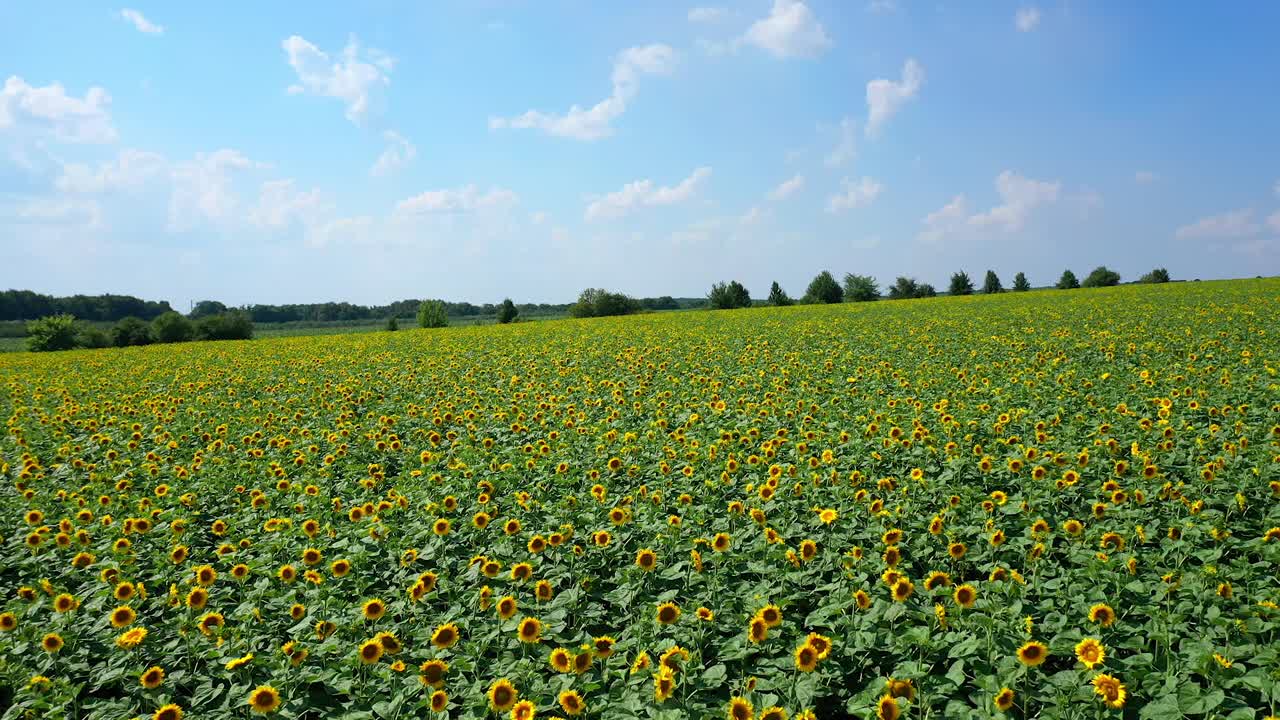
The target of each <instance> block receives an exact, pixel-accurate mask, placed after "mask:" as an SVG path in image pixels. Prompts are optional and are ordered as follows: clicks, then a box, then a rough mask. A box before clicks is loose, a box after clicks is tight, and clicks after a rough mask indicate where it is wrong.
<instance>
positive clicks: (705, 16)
mask: <svg viewBox="0 0 1280 720" xmlns="http://www.w3.org/2000/svg"><path fill="white" fill-rule="evenodd" d="M728 16H729V11H728V10H727V9H725V8H722V7H696V8H693V9H692V10H690V11H689V22H695V23H714V22H720V21H721V20H724V19H725V18H726V17H728Z"/></svg>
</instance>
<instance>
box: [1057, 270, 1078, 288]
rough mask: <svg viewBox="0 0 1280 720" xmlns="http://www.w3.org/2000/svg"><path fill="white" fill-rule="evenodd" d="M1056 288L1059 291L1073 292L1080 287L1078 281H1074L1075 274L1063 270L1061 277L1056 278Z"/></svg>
mask: <svg viewBox="0 0 1280 720" xmlns="http://www.w3.org/2000/svg"><path fill="white" fill-rule="evenodd" d="M1056 287H1057V288H1058V289H1059V290H1075V289H1076V288H1078V287H1080V281H1079V280H1077V279H1076V274H1075V273H1073V272H1071V270H1063V271H1062V277H1060V278H1058V284H1057V286H1056Z"/></svg>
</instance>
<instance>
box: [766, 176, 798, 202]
mask: <svg viewBox="0 0 1280 720" xmlns="http://www.w3.org/2000/svg"><path fill="white" fill-rule="evenodd" d="M803 187H804V176H803V175H796V176H795V177H793V178H789V179H787V180H783V181H782V182H781V183H780V184H779V185H778V187H776V188H774V189H772V190H770V191H769V199H770V200H773V201H778V200H784V199H786V198H789V197H791V196H792V195H794V194H795V193H796V192H798V191H799V190H800V189H801V188H803Z"/></svg>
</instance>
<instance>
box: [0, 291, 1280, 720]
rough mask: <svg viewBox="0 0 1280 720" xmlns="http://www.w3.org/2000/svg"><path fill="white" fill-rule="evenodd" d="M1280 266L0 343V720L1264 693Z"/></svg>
mask: <svg viewBox="0 0 1280 720" xmlns="http://www.w3.org/2000/svg"><path fill="white" fill-rule="evenodd" d="M1278 371H1280V281H1277V280H1245V281H1230V282H1205V283H1180V284H1168V285H1148V286H1128V287H1118V288H1109V289H1099V290H1075V291H1045V292H1030V293H1017V294H1013V293H1010V294H1004V295H996V296H974V297H956V298H939V299H936V300H916V301H903V302H879V303H861V304H847V305H836V306H804V307H792V308H760V309H753V310H739V311H724V312H710V311H707V312H683V313H665V314H650V315H641V316H634V317H626V318H602V319H596V320H581V321H554V322H539V323H527V324H516V325H509V326H496V327H478V328H456V329H446V330H416V331H410V332H404V331H402V332H396V333H369V334H362V335H345V336H330V337H297V338H278V339H271V340H257V341H247V342H221V343H192V344H185V345H180V346H175V345H163V346H150V347H141V348H128V349H122V350H107V351H75V352H67V353H59V354H44V355H35V354H9V355H4V356H0V416H3V418H4V420H5V427H4V434H3V436H2V437H0V476H2V477H3V483H0V714H2V715H3V717H4V718H6V719H8V718H102V719H104V720H105V719H108V718H109V719H112V720H116V719H123V720H127V719H128V718H135V717H137V718H152V719H153V720H181V718H184V717H186V718H200V719H202V720H203V719H205V718H209V719H213V720H218V719H222V718H254V717H272V718H274V717H279V718H330V717H342V718H379V719H383V720H394V719H397V718H472V719H479V718H494V719H495V720H505V718H513V719H515V720H529V719H531V718H535V717H538V718H550V717H561V718H569V717H584V718H653V719H655V720H656V719H660V718H672V719H674V718H724V717H728V718H730V719H731V720H795V719H805V718H846V717H855V718H872V717H875V718H882V719H883V718H890V719H893V718H899V717H902V718H926V717H932V718H970V717H972V718H999V717H1010V718H1016V717H1040V718H1121V717H1126V718H1179V717H1192V718H1265V717H1268V716H1274V715H1275V714H1277V713H1280V375H1278V374H1277V373H1278Z"/></svg>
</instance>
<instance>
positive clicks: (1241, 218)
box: [1173, 208, 1270, 240]
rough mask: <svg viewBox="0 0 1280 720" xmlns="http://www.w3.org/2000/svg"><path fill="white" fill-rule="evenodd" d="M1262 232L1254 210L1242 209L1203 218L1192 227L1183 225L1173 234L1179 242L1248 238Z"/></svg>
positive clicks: (1192, 224)
mask: <svg viewBox="0 0 1280 720" xmlns="http://www.w3.org/2000/svg"><path fill="white" fill-rule="evenodd" d="M1268 222H1270V221H1268ZM1261 230H1262V227H1261V226H1260V225H1258V224H1257V223H1256V222H1254V220H1253V209H1252V208H1242V209H1240V210H1231V211H1229V212H1225V213H1222V214H1220V215H1211V216H1209V217H1205V218H1201V219H1199V220H1197V221H1196V222H1194V223H1191V224H1190V225H1183V226H1182V227H1180V228H1178V229H1177V230H1175V231H1174V233H1173V234H1174V237H1176V238H1178V239H1179V240H1198V239H1207V238H1212V239H1221V238H1242V237H1248V236H1250V235H1256V234H1257V233H1259V232H1261Z"/></svg>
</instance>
